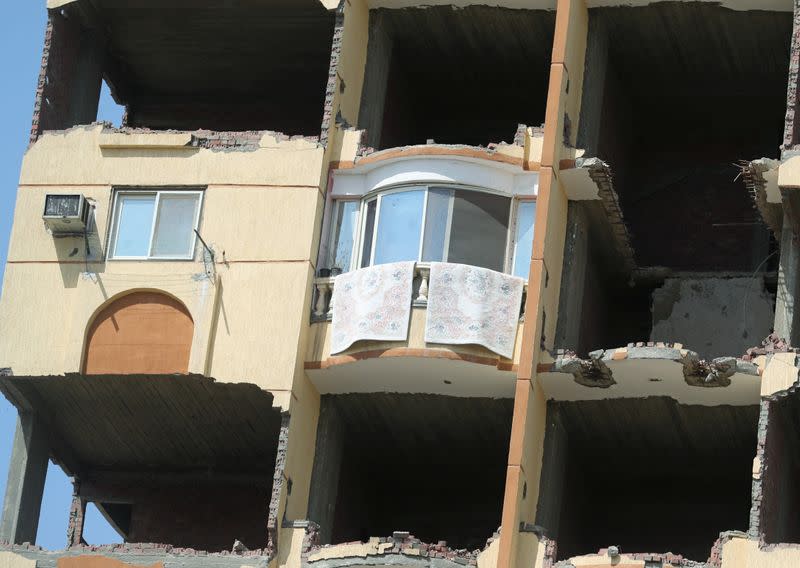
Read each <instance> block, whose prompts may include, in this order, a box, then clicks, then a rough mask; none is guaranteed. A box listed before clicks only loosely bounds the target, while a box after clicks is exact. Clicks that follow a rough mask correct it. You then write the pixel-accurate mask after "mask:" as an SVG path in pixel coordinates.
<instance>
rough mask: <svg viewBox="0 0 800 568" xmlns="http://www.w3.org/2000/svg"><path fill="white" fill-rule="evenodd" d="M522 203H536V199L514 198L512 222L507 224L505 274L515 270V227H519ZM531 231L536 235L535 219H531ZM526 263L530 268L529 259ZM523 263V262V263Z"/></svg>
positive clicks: (512, 272) (516, 259)
mask: <svg viewBox="0 0 800 568" xmlns="http://www.w3.org/2000/svg"><path fill="white" fill-rule="evenodd" d="M523 203H533V204H534V205H537V206H538V204H537V203H536V197H532V198H531V197H525V198H523V199H520V198H518V197H517V198H515V199H514V203H513V207H514V208H513V210H512V219H513V221H512V222H511V223H509V234H508V250H507V251H506V257H507V258H508V259H509V262H508V265H507V266H506V273H507V274H514V271H515V270H516V269H517V261H518V260H519V259H518V258H517V244H518V243H517V227H518V225H519V209H520V206H521V205H522V204H523ZM533 231H534V234H535V233H536V218H535V217H534V219H533ZM525 261H527V262H528V266H530V259H529V258H528V259H525ZM525 261H523V262H525ZM523 278H525V280H526V281H527V280H528V278H527V277H526V276H525V277H523Z"/></svg>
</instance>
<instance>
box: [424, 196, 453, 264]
mask: <svg viewBox="0 0 800 568" xmlns="http://www.w3.org/2000/svg"><path fill="white" fill-rule="evenodd" d="M452 195H453V190H452V189H430V190H428V208H427V209H426V211H425V241H424V242H423V243H422V261H423V262H441V261H443V260H444V258H445V257H444V247H445V243H446V242H447V217H448V215H449V213H450V197H451V196H452Z"/></svg>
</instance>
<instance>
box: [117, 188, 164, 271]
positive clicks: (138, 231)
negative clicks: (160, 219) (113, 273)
mask: <svg viewBox="0 0 800 568" xmlns="http://www.w3.org/2000/svg"><path fill="white" fill-rule="evenodd" d="M155 203H156V196H155V195H120V196H119V197H118V198H117V233H116V239H115V240H116V242H115V243H114V256H116V257H120V256H147V253H148V249H149V248H150V231H151V230H152V228H153V208H154V207H155Z"/></svg>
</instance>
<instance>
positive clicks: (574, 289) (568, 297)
mask: <svg viewBox="0 0 800 568" xmlns="http://www.w3.org/2000/svg"><path fill="white" fill-rule="evenodd" d="M588 262H589V219H588V216H587V215H586V211H585V209H584V206H583V204H581V203H580V202H577V201H570V202H569V206H568V210H567V235H566V242H565V244H564V261H563V266H562V277H561V294H560V296H559V302H558V303H559V306H558V323H557V324H556V340H555V346H556V348H559V349H572V350H574V351H579V352H580V350H581V349H582V348H583V345H581V326H582V325H583V323H584V322H583V320H582V318H581V315H582V313H583V297H584V288H585V286H586V270H587V264H588Z"/></svg>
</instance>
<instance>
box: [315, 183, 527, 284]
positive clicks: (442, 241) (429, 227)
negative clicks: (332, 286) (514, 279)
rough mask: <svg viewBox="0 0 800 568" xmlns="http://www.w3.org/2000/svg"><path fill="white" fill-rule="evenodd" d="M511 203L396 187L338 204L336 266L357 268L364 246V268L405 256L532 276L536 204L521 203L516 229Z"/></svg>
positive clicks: (467, 193) (477, 194)
mask: <svg viewBox="0 0 800 568" xmlns="http://www.w3.org/2000/svg"><path fill="white" fill-rule="evenodd" d="M511 205H512V199H511V198H510V197H506V196H502V195H497V194H494V193H488V192H481V191H474V190H466V189H453V188H446V187H413V188H408V189H402V190H392V191H388V192H385V193H382V194H379V195H377V196H374V197H371V198H369V199H368V200H367V201H366V202H363V203H359V202H355V201H341V202H337V203H336V205H335V208H334V211H333V231H332V235H331V241H330V242H331V247H332V248H331V252H330V258H329V265H330V266H331V267H335V268H340V269H342V270H344V271H346V270H349V269H350V268H351V267H352V266H353V264H354V263H353V260H354V259H353V258H352V256H353V254H354V252H353V251H354V250H357V249H358V248H360V251H359V256H360V261H359V262H358V263H357V264H356V266H361V267H362V268H363V267H366V266H371V265H376V264H385V263H390V262H399V261H422V262H452V263H460V264H469V265H472V266H480V267H483V268H488V269H491V270H496V271H499V272H504V271H510V272H513V273H514V274H515V275H517V276H522V277H523V278H526V277H527V276H528V274H527V272H528V264H529V262H528V259H529V258H530V254H531V247H532V242H533V223H534V217H535V211H536V203H535V202H534V201H522V202H519V204H518V205H517V207H516V212H517V213H516V214H517V220H516V223H515V224H514V226H513V227H511V225H512V223H511V221H512V218H511ZM359 216H360V221H359ZM359 225H360V227H359ZM510 228H511V230H509V229H510ZM512 238H513V240H512V241H511V243H509V240H510V239H512ZM356 242H360V243H361V244H360V247H356ZM509 253H510V254H511V255H513V256H512V257H511V258H507V256H509ZM517 259H519V261H517Z"/></svg>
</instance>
